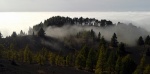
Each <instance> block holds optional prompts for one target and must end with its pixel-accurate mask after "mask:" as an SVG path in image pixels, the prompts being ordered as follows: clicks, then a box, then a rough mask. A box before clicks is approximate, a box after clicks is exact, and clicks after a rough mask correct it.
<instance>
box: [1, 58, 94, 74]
mask: <svg viewBox="0 0 150 74" xmlns="http://www.w3.org/2000/svg"><path fill="white" fill-rule="evenodd" d="M0 74H93V73H90V72H86V71H83V70H76V69H75V68H72V67H60V66H49V65H44V66H40V65H37V64H16V65H15V64H12V62H11V61H8V60H0Z"/></svg>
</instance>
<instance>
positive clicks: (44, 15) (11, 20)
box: [0, 12, 150, 37]
mask: <svg viewBox="0 0 150 74" xmlns="http://www.w3.org/2000/svg"><path fill="white" fill-rule="evenodd" d="M57 15H60V16H69V17H71V18H73V17H81V16H82V17H84V18H86V17H89V18H96V19H99V20H101V19H107V20H111V21H112V22H113V23H117V22H122V23H126V24H128V23H133V24H134V25H135V26H137V27H142V28H144V29H146V30H148V31H150V29H149V28H150V21H149V19H150V12H0V32H1V33H2V34H3V37H6V36H9V35H11V34H12V32H13V31H16V32H17V33H20V30H23V31H24V32H26V33H28V30H29V27H32V26H33V25H36V24H39V23H40V22H41V21H42V22H43V21H44V20H46V19H48V18H50V17H52V16H57ZM60 35H61V34H60Z"/></svg>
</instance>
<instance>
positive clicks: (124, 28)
mask: <svg viewBox="0 0 150 74" xmlns="http://www.w3.org/2000/svg"><path fill="white" fill-rule="evenodd" d="M91 29H93V30H94V31H95V33H96V35H98V32H100V33H101V35H102V36H104V38H105V39H106V40H107V41H110V40H111V37H112V35H113V34H114V33H116V34H117V38H118V41H119V42H124V43H126V44H127V45H131V46H134V45H135V44H136V41H137V39H138V38H139V37H140V36H143V38H145V37H146V36H147V35H149V34H150V33H149V32H148V31H146V30H145V29H143V28H140V27H136V26H134V25H132V24H118V25H117V26H110V27H105V28H103V27H94V26H77V25H74V26H69V25H65V26H63V27H55V26H50V27H48V28H47V29H46V31H45V32H46V35H48V36H51V37H55V38H60V39H61V38H63V37H66V36H68V35H76V34H77V33H78V32H79V31H83V30H86V31H89V30H91Z"/></svg>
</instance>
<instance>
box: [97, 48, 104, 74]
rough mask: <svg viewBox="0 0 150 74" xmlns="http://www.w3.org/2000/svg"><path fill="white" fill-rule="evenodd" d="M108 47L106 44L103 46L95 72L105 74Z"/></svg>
mask: <svg viewBox="0 0 150 74" xmlns="http://www.w3.org/2000/svg"><path fill="white" fill-rule="evenodd" d="M105 51H106V49H105V47H104V45H102V46H101V49H100V52H99V57H98V60H97V64H96V68H95V74H104V71H105V69H106V68H105V67H106V56H105V55H106V52H105Z"/></svg>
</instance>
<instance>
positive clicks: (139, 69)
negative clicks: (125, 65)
mask: <svg viewBox="0 0 150 74" xmlns="http://www.w3.org/2000/svg"><path fill="white" fill-rule="evenodd" d="M144 67H145V56H143V57H142V58H141V61H140V64H139V65H138V66H137V68H136V70H135V71H134V74H141V73H143V70H144Z"/></svg>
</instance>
